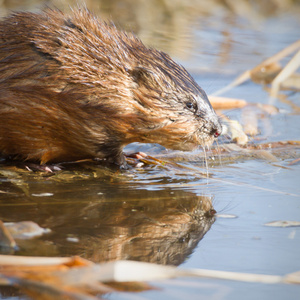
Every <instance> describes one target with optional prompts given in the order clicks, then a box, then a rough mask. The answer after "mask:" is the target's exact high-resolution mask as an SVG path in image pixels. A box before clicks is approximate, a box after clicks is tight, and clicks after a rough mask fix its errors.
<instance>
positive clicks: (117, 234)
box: [54, 189, 216, 265]
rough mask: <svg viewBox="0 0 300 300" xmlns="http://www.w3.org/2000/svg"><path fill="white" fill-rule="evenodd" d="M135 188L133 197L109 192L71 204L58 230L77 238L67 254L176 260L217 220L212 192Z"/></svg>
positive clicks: (99, 258) (170, 262) (171, 262)
mask: <svg viewBox="0 0 300 300" xmlns="http://www.w3.org/2000/svg"><path fill="white" fill-rule="evenodd" d="M135 192H136V194H135V195H134V196H133V197H132V199H131V200H126V201H124V200H120V195H115V197H116V198H118V199H117V201H116V200H115V199H111V195H109V196H108V198H105V196H104V199H103V202H102V201H101V203H99V202H98V203H92V204H90V205H88V206H86V207H84V208H81V209H78V208H75V207H74V209H75V210H76V214H75V212H74V211H73V212H72V213H71V214H72V216H73V217H71V216H70V219H69V220H67V225H64V226H63V227H64V228H63V229H62V230H63V231H67V232H68V233H70V232H71V233H73V234H75V235H77V236H79V243H76V244H73V245H72V246H71V245H70V247H72V248H69V249H65V250H66V251H67V252H70V253H68V254H69V255H74V254H77V255H81V256H82V257H85V258H87V259H90V260H92V261H94V262H103V261H110V260H120V259H127V260H137V261H145V262H152V263H159V264H166V265H179V264H180V263H182V262H183V261H184V260H185V259H186V257H188V256H189V255H190V254H191V253H192V252H193V249H194V248H195V247H196V246H197V244H198V243H199V241H200V240H201V239H202V238H203V236H204V235H205V234H206V232H207V231H208V230H209V229H210V228H211V225H212V224H213V223H214V221H215V216H214V215H215V213H216V211H215V210H214V209H213V207H212V202H211V198H210V197H206V196H196V195H195V194H193V193H190V192H185V191H176V190H172V191H171V190H170V189H167V190H163V191H147V190H139V191H135ZM117 194H118V192H117ZM139 195H141V196H139ZM139 198H140V199H139ZM121 199H122V198H121ZM78 211H81V213H80V216H78ZM68 213H70V211H69V212H68ZM74 216H76V218H74ZM80 220H82V221H80ZM54 231H55V229H54ZM59 231H60V234H62V233H63V232H62V231H61V229H60V230H59ZM62 247H66V246H65V243H64V241H62ZM67 247H68V246H67Z"/></svg>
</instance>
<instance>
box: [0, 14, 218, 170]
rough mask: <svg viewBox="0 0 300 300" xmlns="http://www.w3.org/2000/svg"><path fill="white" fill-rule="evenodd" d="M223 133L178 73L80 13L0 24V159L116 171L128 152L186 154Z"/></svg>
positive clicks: (161, 57) (166, 60) (162, 57)
mask: <svg viewBox="0 0 300 300" xmlns="http://www.w3.org/2000/svg"><path fill="white" fill-rule="evenodd" d="M188 102H189V103H193V105H194V108H192V109H191V108H188V107H187V103H188ZM220 128H221V127H220V124H219V122H218V120H217V117H216V115H215V113H214V111H213V109H212V108H211V106H210V104H209V102H208V100H207V97H206V95H205V93H204V91H203V90H202V89H201V88H200V87H199V86H198V85H197V84H196V83H195V81H194V80H193V79H192V77H191V76H190V75H189V73H188V72H187V71H186V70H185V69H184V68H183V67H181V66H179V65H178V64H176V63H175V62H174V61H173V60H172V59H171V58H170V57H169V56H168V55H167V54H165V53H163V52H161V51H157V50H155V49H151V48H147V47H146V46H145V45H144V44H143V43H142V42H141V41H140V40H139V39H138V38H136V37H135V36H133V35H132V34H128V33H125V32H122V31H119V30H117V29H116V27H115V26H114V25H113V24H107V23H105V22H103V21H101V20H99V19H98V18H96V17H95V16H93V15H92V14H91V13H90V12H89V11H87V10H86V9H79V10H76V11H74V12H72V13H71V14H69V15H64V14H63V13H62V12H60V11H58V10H51V9H47V10H46V11H44V12H43V13H40V14H34V13H27V12H22V13H15V14H13V15H11V16H9V17H8V18H6V19H4V20H3V21H1V22H0V154H1V155H2V156H9V157H14V158H17V159H21V160H31V161H38V162H40V163H42V164H44V163H47V162H60V161H71V160H76V159H82V158H106V159H108V160H110V161H112V162H115V163H117V164H120V165H122V164H123V163H124V158H123V154H122V149H123V147H124V146H125V145H127V144H128V143H131V142H150V143H152V142H153V143H160V144H161V145H163V146H165V147H168V148H172V149H182V150H190V149H193V148H195V147H196V146H197V145H201V144H202V145H204V144H205V143H210V142H211V141H212V140H213V135H214V133H215V132H217V131H218V132H219V131H220V130H221V129H220Z"/></svg>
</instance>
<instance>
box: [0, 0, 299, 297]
mask: <svg viewBox="0 0 300 300" xmlns="http://www.w3.org/2000/svg"><path fill="white" fill-rule="evenodd" d="M199 3H200V2H199ZM199 6H201V5H199ZM140 9H142V8H141V7H140ZM153 9H154V8H153ZM254 11H255V10H254ZM117 12H118V10H116V11H114V12H113V13H112V16H113V17H114V13H115V14H116V16H118V14H117ZM175 17H176V18H177V20H178V22H180V24H182V26H183V27H182V28H181V27H179V28H174V30H173V31H172V30H170V28H169V26H166V28H165V27H162V28H163V29H165V30H166V32H164V31H161V32H160V31H159V30H158V29H157V27H156V26H155V25H153V26H152V27H150V26H148V27H147V26H146V28H143V30H142V29H139V28H140V27H139V26H137V25H136V24H139V23H138V22H137V23H134V22H133V23H132V24H131V23H126V24H130V25H129V27H132V28H134V29H135V30H136V31H137V32H138V33H139V34H140V36H141V37H142V39H145V40H147V42H148V43H149V44H153V45H155V46H156V47H159V48H161V49H162V50H166V51H168V52H170V53H171V54H172V56H174V57H175V59H177V61H179V62H180V63H182V64H183V65H184V66H185V67H186V68H187V69H188V70H189V71H190V72H191V73H192V75H193V76H194V77H195V79H196V80H197V82H199V84H200V85H201V86H202V87H203V88H204V90H206V91H207V93H208V94H211V93H213V92H215V91H216V90H218V89H219V88H222V87H224V86H225V85H226V84H228V83H229V82H230V81H231V80H233V79H234V78H235V77H236V76H237V75H239V74H240V73H242V72H243V71H245V70H247V69H251V68H252V67H254V66H255V65H256V64H258V63H260V62H261V61H262V60H264V59H266V58H267V57H269V56H271V55H273V54H275V53H276V52H277V51H279V50H281V49H282V48H284V47H286V46H288V45H289V44H290V43H292V42H294V41H295V40H297V39H299V37H300V35H299V30H298V28H299V26H300V24H299V23H300V21H299V18H297V15H296V14H294V13H293V12H292V10H290V11H283V12H281V13H279V14H271V15H270V16H269V17H263V16H261V15H259V17H258V16H257V15H256V14H254V16H253V15H252V14H250V13H249V16H245V15H239V16H237V15H236V14H233V13H230V12H228V11H226V10H225V9H224V8H222V9H220V7H218V9H216V10H215V12H213V10H212V11H211V12H210V13H209V14H207V15H206V16H201V17H197V16H195V15H194V14H192V15H190V14H181V15H179V16H178V15H176V14H175ZM178 18H180V19H178ZM120 24H121V25H124V24H122V20H120ZM184 25H185V26H184ZM124 26H125V25H124ZM158 27H159V26H158ZM141 28H142V27H141ZM171 28H172V27H171ZM285 95H286V98H287V100H288V101H290V103H289V104H287V102H281V101H279V100H277V102H276V103H275V105H276V106H277V107H279V108H280V110H281V112H280V113H279V114H277V115H275V116H271V117H270V116H267V117H264V118H262V119H261V120H260V123H259V126H260V130H261V136H264V139H263V140H262V142H265V143H267V142H273V141H287V140H299V132H300V131H299V128H300V119H299V93H293V92H286V94H285ZM226 96H229V97H236V98H243V99H246V100H247V101H249V102H253V103H264V104H265V103H269V102H270V99H269V96H268V93H267V91H266V90H265V89H264V88H263V86H261V85H258V84H255V83H253V82H251V81H249V82H247V83H246V84H243V85H241V86H239V87H237V88H235V89H233V90H231V91H230V92H228V93H227V94H226ZM226 114H228V115H229V116H231V117H232V118H240V114H239V111H230V112H226ZM127 150H128V151H133V150H144V151H146V152H147V153H150V154H151V155H153V156H157V157H159V156H161V155H162V154H165V150H164V149H162V148H161V147H159V146H156V145H142V146H140V145H131V146H129V147H128V148H127ZM167 153H168V155H170V154H172V153H173V152H172V151H168V152H167ZM180 155H181V154H180ZM199 155H200V154H199V152H198V153H197V152H196V153H189V154H184V155H183V157H184V159H183V160H180V159H178V157H179V156H177V158H176V156H175V158H173V160H175V161H177V162H178V163H180V164H181V165H182V166H184V167H189V168H193V169H194V170H195V172H194V171H191V170H187V169H185V168H182V169H179V170H178V169H176V168H172V167H170V168H159V167H158V166H153V165H152V166H151V165H150V166H146V167H144V168H140V169H132V170H129V171H125V172H119V171H116V170H109V169H106V168H101V167H98V166H93V165H87V166H85V167H84V168H81V167H80V168H76V166H72V167H71V168H69V169H68V170H65V171H63V172H62V174H58V175H54V176H52V175H49V174H42V175H41V174H32V173H28V172H25V171H24V172H22V173H20V171H19V170H15V169H7V168H4V166H3V167H2V168H0V171H1V172H0V174H1V175H0V176H1V177H0V183H1V184H0V190H1V191H3V192H4V193H1V194H0V219H2V220H3V221H15V222H17V221H23V220H32V221H34V222H36V223H38V224H39V225H40V226H43V227H46V228H50V229H51V230H52V233H51V234H48V235H45V236H43V237H41V238H37V239H35V240H34V241H28V240H26V241H20V242H19V246H20V250H19V251H18V252H16V253H15V254H17V255H42V256H69V255H81V256H83V257H85V258H88V259H91V260H93V261H95V262H102V261H107V260H113V259H133V260H141V261H150V262H156V263H161V264H174V265H179V268H204V269H215V270H224V271H235V272H245V273H259V274H271V275H285V274H288V273H292V272H295V271H299V270H300V255H299V246H300V228H299V227H287V228H275V227H266V226H264V224H265V223H268V222H271V221H275V220H291V221H300V188H299V179H300V168H299V163H298V164H295V165H289V162H291V161H292V160H293V159H296V158H298V157H299V149H297V148H296V147H293V148H288V147H286V148H285V149H283V150H281V151H277V152H276V156H277V157H278V161H277V162H270V161H268V160H266V159H261V158H257V157H245V156H244V157H241V158H238V157H237V158H236V159H234V158H233V159H232V160H231V161H227V158H226V157H224V158H221V160H222V163H221V164H220V163H219V160H218V158H216V160H215V161H211V160H210V162H209V172H210V174H211V175H212V178H209V179H204V178H203V177H202V176H201V174H200V173H203V172H204V173H205V172H206V171H205V166H204V165H203V160H202V158H199ZM195 157H196V158H195ZM197 157H198V158H197ZM166 159H168V158H166ZM7 172H8V173H7ZM44 193H48V194H44ZM211 203H212V204H211ZM211 205H213V207H214V208H215V210H216V211H217V212H218V213H222V214H232V215H235V216H237V218H233V219H224V218H216V221H215V222H214V223H213V221H214V220H213V219H211V218H207V217H206V216H205V215H204V212H205V211H207V210H209V209H211V207H212V206H211ZM74 239H75V240H74ZM76 240H78V242H76ZM74 241H75V242H74ZM152 284H153V285H154V286H155V287H158V288H159V289H158V290H154V291H147V292H143V293H112V294H108V295H105V298H106V299H158V298H159V299H184V298H189V299H204V298H205V299H241V298H242V299H255V298H260V299H282V298H288V299H298V298H299V294H300V288H299V286H294V285H283V284H278V285H267V284H254V283H251V284H250V283H239V282H231V281H222V280H212V279H194V278H193V279H189V278H188V279H182V278H179V279H174V280H168V281H162V282H153V283H152ZM1 293H2V297H1V299H7V297H8V299H21V298H22V296H16V298H13V297H12V296H11V297H10V296H5V295H12V294H9V293H7V290H5V291H4V290H1Z"/></svg>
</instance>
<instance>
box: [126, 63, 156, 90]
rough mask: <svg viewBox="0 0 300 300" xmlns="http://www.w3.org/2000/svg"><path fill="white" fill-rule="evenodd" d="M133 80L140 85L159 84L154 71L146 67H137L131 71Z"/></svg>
mask: <svg viewBox="0 0 300 300" xmlns="http://www.w3.org/2000/svg"><path fill="white" fill-rule="evenodd" d="M130 73H131V76H132V78H133V81H134V82H135V83H137V84H138V85H139V86H141V85H144V86H157V85H158V83H157V81H156V78H155V75H154V73H153V72H152V71H150V70H148V69H146V68H144V67H135V68H134V69H132V70H131V71H130Z"/></svg>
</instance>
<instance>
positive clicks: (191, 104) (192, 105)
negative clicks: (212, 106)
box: [185, 101, 198, 111]
mask: <svg viewBox="0 0 300 300" xmlns="http://www.w3.org/2000/svg"><path fill="white" fill-rule="evenodd" d="M185 105H186V107H187V108H188V109H190V110H193V111H197V109H198V107H197V103H195V102H192V101H188V102H186V104H185Z"/></svg>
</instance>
